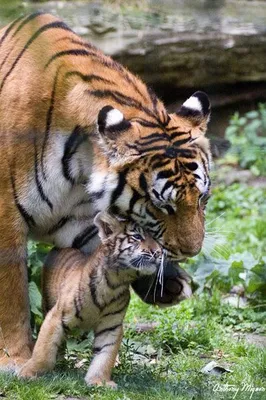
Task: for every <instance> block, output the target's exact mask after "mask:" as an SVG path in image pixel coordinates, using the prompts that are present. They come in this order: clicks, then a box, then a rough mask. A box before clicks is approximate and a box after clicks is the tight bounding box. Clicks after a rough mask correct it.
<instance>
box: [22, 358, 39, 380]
mask: <svg viewBox="0 0 266 400" xmlns="http://www.w3.org/2000/svg"><path fill="white" fill-rule="evenodd" d="M38 372H39V371H38V369H37V368H36V366H35V365H34V364H33V362H31V360H29V361H28V362H26V364H25V365H23V367H22V368H20V370H19V371H18V372H17V376H18V377H19V378H23V379H36V378H37V375H38Z"/></svg>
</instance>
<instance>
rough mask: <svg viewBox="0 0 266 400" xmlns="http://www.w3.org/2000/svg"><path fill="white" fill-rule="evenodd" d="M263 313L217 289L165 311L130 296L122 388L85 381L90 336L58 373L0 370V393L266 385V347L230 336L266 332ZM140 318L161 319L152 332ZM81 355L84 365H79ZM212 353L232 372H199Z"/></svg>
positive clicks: (157, 393)
mask: <svg viewBox="0 0 266 400" xmlns="http://www.w3.org/2000/svg"><path fill="white" fill-rule="evenodd" d="M265 317H266V312H263V311H256V309H253V308H246V309H235V308H233V307H231V306H229V305H225V304H222V303H221V297H220V294H219V292H218V291H215V292H214V294H213V295H212V297H209V296H208V295H206V294H202V295H200V296H196V297H195V298H194V299H191V300H189V301H186V302H183V303H181V304H180V305H179V306H176V307H172V308H169V309H165V310H162V309H159V308H155V307H151V306H148V305H146V304H143V303H142V302H141V301H140V300H139V299H138V298H137V296H135V295H133V296H132V302H131V305H130V308H129V310H128V313H127V317H126V326H127V328H126V330H125V337H124V341H123V345H122V348H121V352H120V365H119V366H118V367H116V369H115V371H114V374H113V375H114V380H115V381H116V382H117V383H118V387H119V389H118V390H117V391H113V390H110V389H105V388H96V389H95V388H88V387H86V385H85V383H84V381H83V378H84V376H85V372H86V367H87V365H88V362H89V361H84V358H85V359H86V358H87V359H88V360H89V357H88V355H90V351H87V350H86V348H87V345H88V342H89V341H90V339H85V340H83V341H82V342H80V343H79V344H77V343H78V342H76V346H75V344H73V343H72V345H69V346H68V352H67V357H66V358H67V359H66V360H65V361H61V362H59V363H58V365H57V368H56V370H55V371H54V372H53V373H51V374H48V375H47V376H45V377H42V378H39V379H38V380H36V381H32V382H27V384H26V383H25V382H24V381H20V380H18V379H17V378H15V377H12V376H10V375H0V388H1V389H0V397H1V395H2V396H6V397H7V398H9V399H16V400H20V399H21V400H30V399H34V400H39V399H40V400H46V399H47V400H48V399H54V398H57V397H58V398H64V397H62V396H66V397H67V396H72V397H79V398H86V399H101V400H105V399H108V400H109V399H110V400H112V399H121V400H122V399H124V400H126V399H130V400H131V399H132V400H133V399H134V400H138V399H140V400H142V399H147V400H150V399H152V400H157V399H158V400H165V399H169V400H170V399H204V400H205V399H213V398H215V399H226V398H228V399H230V398H232V397H230V395H232V394H230V393H227V394H226V393H223V392H221V393H219V392H215V393H214V391H213V389H214V388H215V387H216V386H215V385H217V384H220V385H225V384H230V385H234V386H235V387H239V388H241V387H242V385H243V384H244V382H250V383H252V385H253V386H256V387H265V389H266V350H262V349H259V348H256V347H254V346H253V345H248V344H247V343H246V342H245V340H244V339H239V338H237V337H233V335H234V333H235V332H236V331H237V332H239V331H240V333H244V332H246V331H252V332H254V331H255V332H256V331H257V332H260V333H262V332H266V324H265V321H266V318H265ZM143 321H153V322H157V324H158V325H157V326H156V327H155V329H154V330H152V331H150V332H145V333H141V334H139V333H137V332H136V330H135V325H136V323H140V322H143ZM240 323H242V328H241V326H240V327H239V324H240ZM245 323H246V324H247V323H248V324H249V325H245ZM82 344H83V345H82ZM84 349H85V350H84ZM81 360H82V362H83V363H84V364H83V366H82V367H81V368H75V367H74V365H75V364H77V363H78V362H79V361H81ZM212 360H216V361H217V362H218V363H219V364H221V365H222V366H226V367H228V368H229V369H230V370H232V372H231V373H225V374H223V375H221V376H213V375H206V374H203V373H202V372H200V370H201V368H203V367H204V366H205V365H206V364H207V363H208V362H209V361H212ZM82 362H81V364H82ZM60 396H61V397H60ZM214 396H215V397H214ZM245 396H246V397H245ZM237 398H238V399H242V398H243V399H245V398H249V397H248V393H247V392H240V393H239V394H238V397H237ZM252 398H253V399H262V398H263V396H262V393H254V395H253V396H252Z"/></svg>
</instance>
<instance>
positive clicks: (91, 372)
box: [85, 323, 123, 388]
mask: <svg viewBox="0 0 266 400" xmlns="http://www.w3.org/2000/svg"><path fill="white" fill-rule="evenodd" d="M94 335H95V336H94V343H93V352H94V357H93V360H92V362H91V365H90V367H89V369H88V372H87V374H86V377H85V381H86V383H87V385H98V386H102V385H107V386H110V387H112V388H116V386H117V385H116V383H115V382H113V381H112V380H111V372H112V368H113V367H114V365H115V360H116V356H117V354H118V350H119V347H120V344H121V340H122V337H123V326H122V323H121V325H115V326H113V327H110V328H100V329H97V330H96V331H95V332H94Z"/></svg>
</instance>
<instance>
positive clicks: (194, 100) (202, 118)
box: [176, 92, 211, 130]
mask: <svg viewBox="0 0 266 400" xmlns="http://www.w3.org/2000/svg"><path fill="white" fill-rule="evenodd" d="M176 114H177V115H179V116H180V117H184V118H186V119H188V120H189V121H190V122H191V123H192V124H193V126H199V127H201V128H203V130H206V128H207V124H208V122H209V119H210V114H211V105H210V101H209V98H208V96H207V94H206V93H204V92H195V93H194V94H193V95H192V96H191V97H189V99H187V100H186V101H185V102H184V103H183V104H182V106H181V107H180V109H179V110H178V111H177V112H176Z"/></svg>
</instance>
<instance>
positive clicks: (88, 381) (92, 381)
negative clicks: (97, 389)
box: [85, 377, 117, 389]
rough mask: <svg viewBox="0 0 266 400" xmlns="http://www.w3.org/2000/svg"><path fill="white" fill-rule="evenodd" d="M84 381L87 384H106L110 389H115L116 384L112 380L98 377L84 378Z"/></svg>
mask: <svg viewBox="0 0 266 400" xmlns="http://www.w3.org/2000/svg"><path fill="white" fill-rule="evenodd" d="M85 382H86V384H87V385H88V386H107V387H109V388H112V389H117V384H116V383H115V382H114V381H105V380H103V379H101V378H99V377H95V378H85Z"/></svg>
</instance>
